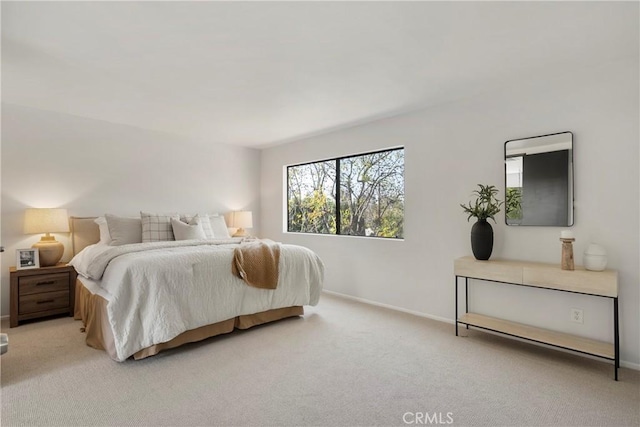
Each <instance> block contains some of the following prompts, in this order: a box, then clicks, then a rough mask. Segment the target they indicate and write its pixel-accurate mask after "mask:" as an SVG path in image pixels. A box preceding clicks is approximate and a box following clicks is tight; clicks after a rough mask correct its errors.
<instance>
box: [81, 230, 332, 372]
mask: <svg viewBox="0 0 640 427" xmlns="http://www.w3.org/2000/svg"><path fill="white" fill-rule="evenodd" d="M238 244H239V242H237V241H235V242H231V241H179V242H158V243H140V244H132V245H123V246H108V245H93V246H89V247H87V248H85V249H84V250H83V251H82V252H80V253H79V254H78V255H77V256H76V257H75V258H74V259H73V260H71V262H70V264H71V265H73V266H74V267H75V268H76V270H77V271H78V273H79V274H81V275H83V276H85V277H89V278H91V279H93V280H96V281H97V283H98V284H99V286H100V287H101V290H102V291H103V292H101V294H102V295H106V299H107V300H108V304H107V314H108V318H109V323H110V325H111V328H112V330H113V337H114V340H115V347H116V354H117V360H118V361H123V360H125V359H127V358H128V357H129V356H131V355H133V354H134V353H136V352H137V351H139V350H141V349H143V348H146V347H149V346H151V345H154V344H158V343H162V342H166V341H169V340H171V339H173V338H175V337H176V336H177V335H179V334H181V333H182V332H184V331H187V330H190V329H194V328H198V327H200V326H204V325H208V324H212V323H216V322H220V321H223V320H227V319H230V318H233V317H236V316H239V315H245V314H253V313H258V312H261V311H266V310H270V309H276V308H282V307H290V306H301V305H316V304H317V303H318V300H319V298H320V291H321V289H322V281H323V278H324V266H323V264H322V261H321V260H320V258H319V257H318V256H317V255H316V254H315V253H313V252H312V251H311V250H309V249H307V248H304V247H301V246H294V245H282V246H281V253H280V264H279V273H280V274H279V280H278V286H277V288H276V289H274V290H269V289H258V288H254V287H251V286H248V285H247V284H246V283H245V282H244V281H243V280H241V279H239V278H237V277H235V276H233V275H232V274H231V261H232V258H233V249H234V248H235V247H237V245H238Z"/></svg>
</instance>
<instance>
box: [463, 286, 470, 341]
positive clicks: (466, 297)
mask: <svg viewBox="0 0 640 427" xmlns="http://www.w3.org/2000/svg"><path fill="white" fill-rule="evenodd" d="M464 312H465V314H466V313H468V312H469V278H468V277H465V278H464ZM466 326H467V329H469V325H468V324H467V325H466Z"/></svg>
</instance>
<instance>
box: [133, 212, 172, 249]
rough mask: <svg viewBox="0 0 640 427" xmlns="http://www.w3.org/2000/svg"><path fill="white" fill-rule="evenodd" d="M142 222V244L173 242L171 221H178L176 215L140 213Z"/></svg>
mask: <svg viewBox="0 0 640 427" xmlns="http://www.w3.org/2000/svg"><path fill="white" fill-rule="evenodd" d="M140 218H141V220H142V243H147V242H165V241H168V240H175V237H174V236H173V228H171V219H177V220H179V219H180V215H178V214H152V213H148V212H140Z"/></svg>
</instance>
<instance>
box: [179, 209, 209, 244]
mask: <svg viewBox="0 0 640 427" xmlns="http://www.w3.org/2000/svg"><path fill="white" fill-rule="evenodd" d="M196 217H199V218H200V224H201V225H202V231H204V235H205V236H207V237H206V238H207V239H213V238H214V237H215V235H214V234H213V230H212V229H211V223H210V222H209V215H207V214H200V213H198V214H195V215H192V214H182V215H180V221H182V222H186V223H188V224H191V221H192V220H193V218H196Z"/></svg>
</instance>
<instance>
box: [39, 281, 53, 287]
mask: <svg viewBox="0 0 640 427" xmlns="http://www.w3.org/2000/svg"><path fill="white" fill-rule="evenodd" d="M54 283H56V282H55V281H53V280H49V281H46V282H38V283H36V286H42V285H53V284H54Z"/></svg>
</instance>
